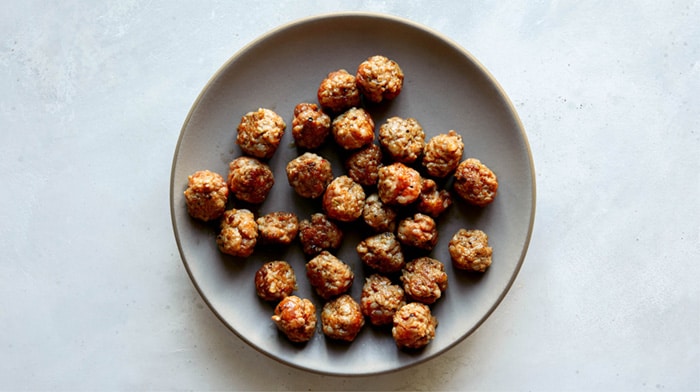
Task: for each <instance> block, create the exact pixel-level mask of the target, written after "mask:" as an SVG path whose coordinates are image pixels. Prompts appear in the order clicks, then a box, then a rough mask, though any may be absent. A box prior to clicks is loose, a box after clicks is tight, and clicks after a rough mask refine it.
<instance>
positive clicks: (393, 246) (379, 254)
mask: <svg viewBox="0 0 700 392" xmlns="http://www.w3.org/2000/svg"><path fill="white" fill-rule="evenodd" d="M356 250H357V254H358V255H359V256H360V259H361V260H362V262H363V263H365V265H366V266H368V267H370V268H372V269H374V270H376V271H378V272H381V273H387V274H388V273H392V272H397V271H400V270H401V268H403V265H404V260H403V253H402V252H401V244H399V241H397V240H396V236H394V233H390V232H384V233H381V234H377V235H373V236H371V237H368V238H366V239H364V240H362V241H361V242H360V243H359V244H357V247H356Z"/></svg>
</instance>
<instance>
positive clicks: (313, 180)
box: [286, 152, 333, 199]
mask: <svg viewBox="0 0 700 392" xmlns="http://www.w3.org/2000/svg"><path fill="white" fill-rule="evenodd" d="M286 171H287V180H288V181H289V185H290V186H291V187H292V188H294V191H295V192H296V193H297V194H298V195H299V196H301V197H306V198H309V199H315V198H317V197H319V196H321V195H322V194H323V192H324V191H325V190H326V187H327V186H328V184H330V182H331V180H333V171H332V169H331V163H330V161H328V160H327V159H325V158H323V157H321V156H319V155H316V154H314V153H311V152H307V153H304V154H302V155H301V156H298V157H296V158H294V159H292V160H291V161H289V163H288V164H287V168H286Z"/></svg>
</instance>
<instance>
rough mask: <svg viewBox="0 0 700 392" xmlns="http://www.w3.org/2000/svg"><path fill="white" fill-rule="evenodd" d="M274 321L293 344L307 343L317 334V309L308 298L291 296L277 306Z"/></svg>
mask: <svg viewBox="0 0 700 392" xmlns="http://www.w3.org/2000/svg"><path fill="white" fill-rule="evenodd" d="M272 321H273V322H274V323H275V325H277V328H279V330H280V331H282V332H283V333H284V334H285V335H286V336H287V338H288V339H289V340H291V341H292V342H298V343H301V342H307V341H309V340H311V338H312V337H313V336H314V332H316V307H315V306H314V304H313V303H311V301H309V300H308V299H306V298H299V297H297V296H295V295H290V296H288V297H286V298H284V299H283V300H282V301H281V302H280V303H279V304H277V306H276V307H275V314H274V315H273V316H272Z"/></svg>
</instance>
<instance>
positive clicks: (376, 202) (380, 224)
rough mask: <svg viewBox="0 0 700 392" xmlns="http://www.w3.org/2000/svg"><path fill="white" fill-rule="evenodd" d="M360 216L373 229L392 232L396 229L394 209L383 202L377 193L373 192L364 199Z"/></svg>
mask: <svg viewBox="0 0 700 392" xmlns="http://www.w3.org/2000/svg"><path fill="white" fill-rule="evenodd" d="M362 218H363V219H364V221H365V223H366V224H367V225H368V226H369V227H371V228H372V229H374V231H378V232H384V231H389V232H393V231H394V229H396V211H395V210H394V209H393V208H391V206H388V205H386V204H384V203H382V200H381V199H380V198H379V195H378V194H376V193H373V194H371V195H369V197H368V198H367V199H366V200H365V207H364V208H363V209H362Z"/></svg>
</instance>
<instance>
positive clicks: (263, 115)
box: [236, 108, 287, 159]
mask: <svg viewBox="0 0 700 392" xmlns="http://www.w3.org/2000/svg"><path fill="white" fill-rule="evenodd" d="M286 127H287V124H285V123H284V120H283V119H282V117H280V116H279V115H278V114H277V113H275V112H273V111H272V110H270V109H262V108H261V109H258V110H257V111H256V112H249V113H247V114H246V115H245V116H243V117H242V118H241V122H240V124H238V137H237V138H236V143H237V144H238V145H239V146H240V147H241V150H242V151H243V153H245V154H246V155H251V156H254V157H256V158H260V159H270V158H272V156H273V155H274V154H275V151H277V147H279V145H280V141H281V140H282V136H283V135H284V130H285V128H286Z"/></svg>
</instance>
